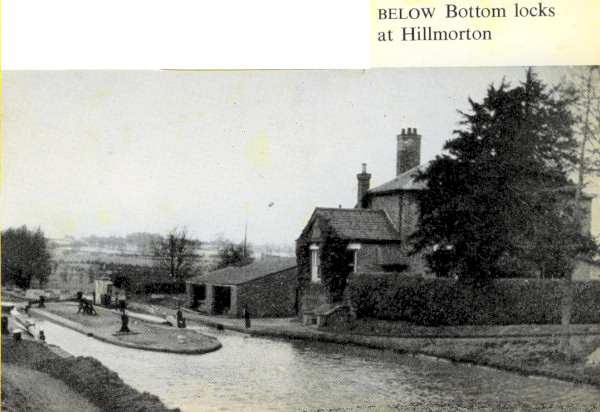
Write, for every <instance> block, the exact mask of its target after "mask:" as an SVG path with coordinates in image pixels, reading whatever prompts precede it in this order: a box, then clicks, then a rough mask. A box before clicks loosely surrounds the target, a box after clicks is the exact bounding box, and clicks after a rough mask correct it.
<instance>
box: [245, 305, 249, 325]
mask: <svg viewBox="0 0 600 412" xmlns="http://www.w3.org/2000/svg"><path fill="white" fill-rule="evenodd" d="M244 321H245V324H246V329H249V328H250V311H249V310H248V306H244Z"/></svg>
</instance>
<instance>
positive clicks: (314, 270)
mask: <svg viewBox="0 0 600 412" xmlns="http://www.w3.org/2000/svg"><path fill="white" fill-rule="evenodd" d="M320 266H321V262H320V259H319V246H318V245H316V244H312V245H310V280H311V282H315V283H318V282H321V273H320V272H321V270H320V269H321V268H320Z"/></svg>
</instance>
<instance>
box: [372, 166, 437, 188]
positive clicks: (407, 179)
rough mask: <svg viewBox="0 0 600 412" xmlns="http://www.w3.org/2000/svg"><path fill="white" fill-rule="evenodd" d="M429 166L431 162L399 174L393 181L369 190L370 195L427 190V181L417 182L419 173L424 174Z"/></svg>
mask: <svg viewBox="0 0 600 412" xmlns="http://www.w3.org/2000/svg"><path fill="white" fill-rule="evenodd" d="M428 166H429V162H427V163H423V164H422V165H419V166H415V167H413V168H412V169H409V170H407V171H406V172H404V173H402V174H399V175H398V176H396V177H395V178H393V179H392V180H390V181H389V182H387V183H384V184H382V185H379V186H377V187H374V188H372V189H371V190H369V194H374V195H378V194H383V193H389V192H397V191H403V190H425V189H427V181H425V180H417V175H418V173H419V172H424V171H425V169H427V167H428Z"/></svg>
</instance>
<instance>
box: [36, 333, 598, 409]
mask: <svg viewBox="0 0 600 412" xmlns="http://www.w3.org/2000/svg"><path fill="white" fill-rule="evenodd" d="M42 328H43V329H44V330H45V331H46V336H47V341H48V342H49V343H54V344H57V345H59V346H61V347H62V348H63V349H65V350H66V351H68V352H70V353H72V354H74V355H77V356H93V357H95V358H97V359H98V360H100V361H101V362H102V363H104V364H105V365H106V366H108V367H109V368H110V369H112V370H114V371H116V372H117V373H118V374H119V376H121V378H123V380H124V381H125V382H127V383H128V384H130V385H132V386H134V387H135V388H137V389H139V390H142V391H148V392H150V393H153V394H155V395H158V396H159V397H160V398H161V399H162V400H163V401H164V402H165V404H167V405H168V406H169V407H179V408H181V409H182V410H183V411H194V412H196V411H223V410H233V411H243V410H251V411H257V410H261V411H290V410H317V409H323V410H328V409H335V408H337V409H339V410H344V409H346V410H365V409H369V410H388V409H390V408H391V409H395V410H397V409H402V410H405V409H409V410H412V409H416V410H420V409H422V408H423V407H424V405H429V406H431V407H432V408H433V409H435V410H448V409H455V408H454V407H456V406H461V405H462V406H463V407H464V408H467V409H472V408H469V405H473V406H474V408H475V409H477V410H482V409H493V410H497V409H498V408H499V407H500V408H501V407H502V405H503V404H502V403H504V406H506V407H507V408H508V409H514V408H515V407H516V405H523V404H526V403H528V404H531V405H537V406H542V405H541V403H542V402H544V403H545V405H546V406H550V404H551V403H552V404H553V405H554V406H555V407H557V405H563V406H565V407H566V408H563V409H564V410H573V407H572V406H573V405H577V406H578V407H580V408H581V409H582V410H584V409H585V408H592V409H593V406H595V405H597V403H598V401H599V400H600V390H597V389H595V388H593V387H591V386H587V385H571V384H568V383H564V382H560V381H555V380H549V379H542V378H527V377H523V376H519V375H515V374H511V373H507V372H502V371H497V370H493V369H488V368H481V367H476V366H469V365H463V364H452V363H449V362H444V361H436V360H433V359H429V358H423V357H412V356H407V355H401V354H396V353H393V352H386V351H380V350H373V349H368V348H361V347H355V346H346V345H344V346H342V345H336V344H327V343H312V342H310V343H309V342H306V341H277V340H270V339H262V338H251V337H247V336H245V335H243V334H238V333H235V332H229V331H222V332H217V331H214V330H210V331H208V330H207V329H205V331H206V332H209V333H210V334H213V335H216V336H217V337H218V338H219V340H220V341H221V343H222V344H223V348H222V349H220V350H218V351H216V352H212V353H209V354H205V355H200V356H189V355H175V354H165V353H157V352H148V351H138V350H133V349H127V348H122V347H118V346H114V345H109V344H105V343H102V342H99V341H97V340H94V339H92V338H88V337H86V336H84V335H81V334H79V333H76V332H73V331H70V330H68V329H65V328H62V327H60V326H57V325H54V324H51V323H45V324H44V325H43V326H42ZM411 405H412V406H411ZM375 406H376V409H373V408H372V407H375ZM451 406H452V407H453V408H450V407H451ZM388 407H389V408H388ZM459 409H460V408H459Z"/></svg>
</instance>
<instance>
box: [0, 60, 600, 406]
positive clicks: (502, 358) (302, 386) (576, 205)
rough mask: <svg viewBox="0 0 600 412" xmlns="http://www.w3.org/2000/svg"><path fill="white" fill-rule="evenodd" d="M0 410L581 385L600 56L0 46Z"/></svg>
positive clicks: (596, 333) (587, 369) (549, 389)
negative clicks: (46, 56) (62, 56)
mask: <svg viewBox="0 0 600 412" xmlns="http://www.w3.org/2000/svg"><path fill="white" fill-rule="evenodd" d="M1 82H2V94H1V108H2V115H1V116H2V117H1V130H0V132H1V136H2V141H1V145H2V146H1V148H2V168H1V184H2V196H1V198H0V203H1V210H2V214H1V217H0V223H1V231H2V232H1V260H2V261H1V268H2V276H1V281H2V288H1V292H2V297H1V303H2V350H1V356H2V363H1V375H2V382H1V386H2V410H3V411H13V412H21V411H32V412H35V411H57V412H58V411H181V412H197V411H206V412H212V411H215V412H216V411H283V412H286V411H305V412H316V411H348V412H350V411H356V412H359V411H479V410H488V411H496V410H499V411H512V410H519V411H529V410H558V411H567V410H568V411H594V410H597V409H598V408H600V389H599V388H600V198H599V196H600V68H599V67H598V66H534V67H529V66H501V67H412V68H373V69H364V70H350V69H347V70H332V69H327V70H3V71H2V73H1Z"/></svg>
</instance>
